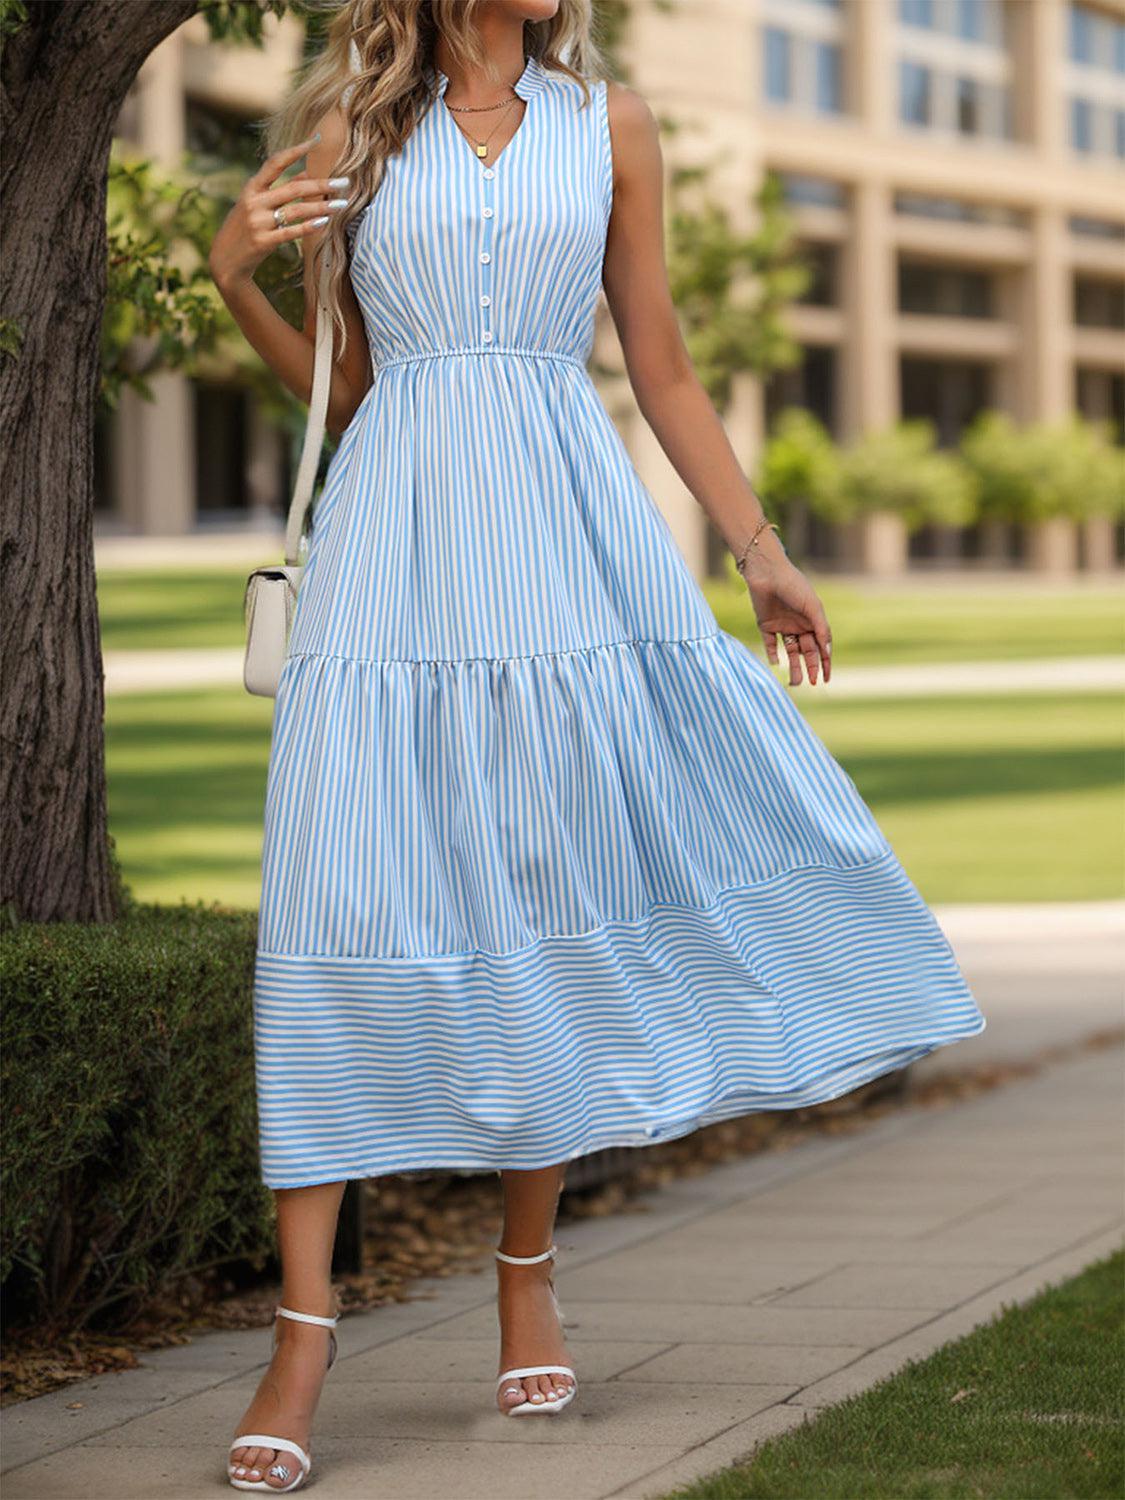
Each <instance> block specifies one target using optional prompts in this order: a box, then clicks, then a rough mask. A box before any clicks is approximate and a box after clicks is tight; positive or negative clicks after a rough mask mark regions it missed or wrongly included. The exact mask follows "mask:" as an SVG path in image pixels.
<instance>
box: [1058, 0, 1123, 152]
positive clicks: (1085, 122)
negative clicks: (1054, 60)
mask: <svg viewBox="0 0 1125 1500" xmlns="http://www.w3.org/2000/svg"><path fill="white" fill-rule="evenodd" d="M1068 19H1069V27H1070V35H1069V42H1068V48H1067V50H1068V54H1069V64H1068V67H1067V70H1066V81H1065V86H1066V91H1067V96H1068V98H1067V108H1068V110H1069V112H1070V144H1071V146H1072V148H1073V149H1074V150H1075V151H1078V152H1081V153H1082V154H1083V155H1087V154H1091V153H1092V154H1093V155H1095V156H1116V157H1117V158H1118V159H1120V160H1125V81H1123V75H1125V21H1121V20H1119V19H1117V17H1115V16H1111V15H1107V14H1105V13H1103V12H1101V11H1097V10H1094V9H1092V8H1091V7H1089V6H1086V5H1071V6H1070V8H1069V11H1068Z"/></svg>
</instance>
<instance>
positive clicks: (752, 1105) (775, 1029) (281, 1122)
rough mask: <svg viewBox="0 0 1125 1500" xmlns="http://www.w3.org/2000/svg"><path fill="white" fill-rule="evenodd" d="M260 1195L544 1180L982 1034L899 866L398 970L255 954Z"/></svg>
mask: <svg viewBox="0 0 1125 1500" xmlns="http://www.w3.org/2000/svg"><path fill="white" fill-rule="evenodd" d="M254 1023H255V1058H256V1069H257V1086H258V1108H259V1128H260V1141H261V1152H262V1158H261V1161H262V1176H263V1179H264V1181H265V1183H266V1184H267V1185H268V1186H270V1187H273V1188H285V1187H299V1186H308V1185H312V1184H314V1183H318V1182H332V1181H342V1180H345V1179H349V1178H364V1177H374V1176H379V1175H381V1174H383V1173H388V1172H405V1171H416V1170H431V1169H439V1170H440V1169H442V1168H456V1169H461V1170H481V1171H491V1170H501V1169H504V1168H516V1169H521V1170H534V1169H536V1168H541V1167H547V1166H552V1165H555V1164H557V1163H561V1162H565V1161H570V1160H573V1159H574V1158H576V1157H579V1156H584V1155H586V1154H588V1153H590V1152H592V1151H597V1150H601V1149H603V1148H606V1147H609V1146H643V1145H651V1144H653V1143H655V1142H658V1141H665V1140H672V1139H676V1138H677V1137H680V1136H683V1135H686V1134H688V1133H689V1132H691V1131H693V1130H696V1129H698V1128H700V1127H701V1126H703V1125H707V1124H712V1123H716V1122H717V1121H719V1120H723V1119H729V1118H732V1117H734V1116H736V1115H740V1114H747V1113H751V1112H755V1111H760V1110H770V1109H794V1108H799V1107H802V1106H805V1105H810V1104H816V1103H820V1102H822V1101H824V1100H828V1099H833V1098H837V1097H839V1096H840V1095H842V1094H845V1093H848V1092H850V1091H851V1090H852V1089H855V1088H857V1087H859V1086H860V1085H861V1084H863V1083H866V1082H868V1081H870V1080H871V1079H873V1078H876V1077H878V1076H880V1075H881V1074H884V1073H887V1072H890V1071H893V1070H894V1069H896V1068H900V1067H903V1066H905V1065H906V1064H907V1063H910V1062H913V1061H915V1060H916V1059H918V1058H920V1057H923V1056H925V1055H926V1054H927V1053H928V1052H931V1051H933V1050H935V1049H936V1048H937V1047H940V1046H943V1045H946V1044H948V1043H951V1042H955V1041H957V1040H959V1039H961V1038H963V1037H967V1036H973V1035H976V1034H977V1033H978V1032H980V1031H983V1030H984V1027H985V1018H984V1017H983V1015H982V1014H981V1013H980V1011H979V1010H978V1008H977V1005H976V1003H975V1001H974V999H973V996H972V994H971V993H970V991H969V989H968V986H967V984H966V982H965V979H964V976H963V975H962V974H961V972H960V970H959V968H958V966H957V963H956V960H955V958H954V955H953V952H952V950H951V948H950V946H949V943H948V941H947V940H946V938H945V936H944V934H943V933H942V931H941V928H940V926H939V925H938V923H937V920H936V918H935V917H934V916H933V914H932V913H931V912H930V910H929V908H928V907H927V906H926V905H925V903H924V902H923V900H922V898H921V896H920V894H919V893H918V891H917V890H916V888H915V887H914V885H913V883H912V882H911V881H910V879H909V877H908V876H907V875H906V873H905V872H904V870H903V869H902V867H901V865H900V864H899V863H898V861H897V859H896V858H895V856H894V854H893V853H892V852H891V851H889V850H888V851H887V852H886V853H884V854H882V855H880V856H879V857H877V858H875V859H873V860H871V861H869V862H868V863H866V864H863V865H856V866H851V867H840V868H833V867H832V866H829V865H809V866H806V867H804V868H797V869H793V870H789V871H786V872H785V873H783V874H780V875H776V876H774V877H772V878H769V879H766V880H763V881H761V882H758V883H755V884H752V885H743V886H738V887H732V888H730V889H727V890H724V891H722V892H720V893H719V894H718V896H717V897H716V898H715V899H714V900H713V901H711V902H710V903H708V904H707V905H706V906H704V907H692V906H681V905H675V904H664V905H659V906H654V907H653V908H652V909H651V910H650V911H649V912H648V913H646V915H645V916H644V917H643V918H642V919H639V920H632V921H611V922H606V923H604V924H602V925H601V926H599V927H598V928H597V929H596V930H593V931H589V932H585V933H568V934H562V935H560V936H558V937H553V936H545V937H542V938H540V939H539V940H538V941H537V942H535V943H534V944H533V945H531V946H530V947H527V948H524V949H521V950H520V951H519V952H515V953H484V952H476V953H458V954H435V955H433V956H432V957H419V958H415V959H413V960H411V961H409V962H403V961H401V960H394V961H390V962H388V961H386V960H383V959H379V958H364V957H360V956H331V955H323V956H317V955H307V954H305V955H294V954H284V953H270V952H266V951H263V952H259V954H258V958H257V967H256V980H255V998H254Z"/></svg>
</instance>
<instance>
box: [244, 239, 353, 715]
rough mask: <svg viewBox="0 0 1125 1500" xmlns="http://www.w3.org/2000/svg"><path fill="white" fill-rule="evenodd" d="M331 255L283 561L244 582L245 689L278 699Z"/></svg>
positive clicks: (313, 440)
mask: <svg viewBox="0 0 1125 1500" xmlns="http://www.w3.org/2000/svg"><path fill="white" fill-rule="evenodd" d="M328 277H329V257H328V249H327V246H326V247H325V249H324V251H323V254H322V257H321V266H320V280H319V286H318V290H317V301H316V353H315V358H314V361H313V383H312V392H311V396H310V399H309V416H308V425H307V426H306V428H305V442H304V446H303V447H302V449H301V461H300V463H299V464H298V466H297V479H296V483H295V484H294V486H293V499H292V501H291V502H290V505H289V519H288V521H287V522H286V526H285V561H284V562H283V563H275V564H272V565H271V564H267V565H266V566H265V567H261V568H255V569H254V571H253V572H252V573H251V574H250V577H249V578H248V579H247V582H246V593H245V595H244V596H243V609H244V612H245V616H246V658H245V661H244V663H243V669H242V680H243V682H244V683H245V685H246V690H247V691H248V692H251V693H257V694H259V695H260V696H261V697H263V698H274V697H276V696H277V684H278V680H279V678H280V676H281V664H282V662H283V661H284V660H285V653H286V651H287V649H288V645H289V631H290V628H291V627H292V624H293V611H294V609H295V608H296V605H297V590H298V588H299V587H300V583H301V573H302V571H303V564H302V563H300V562H298V560H297V559H298V556H299V554H300V547H301V536H302V532H303V529H304V524H305V513H306V512H307V510H308V508H309V501H310V500H311V499H312V491H313V483H314V481H315V479H316V470H317V465H318V463H319V461H320V449H321V445H322V444H323V442H324V420H325V417H326V415H327V413H328V388H329V385H330V383H331V370H332V319H331V318H330V317H329V315H328V305H327V304H328Z"/></svg>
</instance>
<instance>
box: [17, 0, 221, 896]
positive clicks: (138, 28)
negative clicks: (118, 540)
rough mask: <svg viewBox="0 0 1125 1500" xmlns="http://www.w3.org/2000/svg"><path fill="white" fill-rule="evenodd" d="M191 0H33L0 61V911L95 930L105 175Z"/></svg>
mask: <svg viewBox="0 0 1125 1500" xmlns="http://www.w3.org/2000/svg"><path fill="white" fill-rule="evenodd" d="M196 8H197V0H146V3H145V4H143V5H140V4H133V5H122V4H121V3H120V0H30V3H29V4H28V7H27V9H28V19H27V21H26V23H25V24H24V25H22V26H20V27H19V28H18V29H17V31H16V32H15V34H14V35H13V36H12V37H11V38H10V39H9V40H8V41H7V42H6V43H5V45H4V50H3V56H2V60H0V120H2V127H3V131H4V153H3V161H2V165H0V195H2V200H3V204H4V212H3V215H0V255H2V258H3V264H4V268H5V273H6V274H5V278H4V287H3V307H2V309H0V312H2V316H3V318H4V319H7V320H11V321H12V322H13V323H14V324H15V325H16V336H17V338H19V339H20V340H21V342H20V344H19V348H18V350H17V352H16V353H15V355H0V414H2V419H3V423H4V443H3V452H2V454H0V495H2V496H3V512H2V515H0V558H2V563H3V584H2V586H3V598H4V619H3V637H2V655H0V664H2V668H3V676H4V692H3V695H2V702H0V735H2V741H3V760H2V764H0V809H2V812H0V836H2V838H3V847H4V858H3V861H2V866H0V902H2V903H10V904H11V907H12V909H13V910H14V911H15V913H16V914H17V915H18V916H21V917H24V918H27V919H29V920H34V921H61V920H77V921H106V920H109V919H111V918H112V917H113V916H114V915H115V914H116V891H115V883H114V880H113V871H112V866H111V863H110V858H109V843H108V836H107V828H106V788H105V758H104V747H103V715H104V706H105V700H104V692H103V677H102V656H101V640H100V633H99V629H98V611H97V596H96V592H95V578H94V538H93V520H94V515H93V513H94V483H93V480H94V475H93V445H94V437H93V434H94V416H95V410H96V404H97V395H98V380H99V371H100V356H101V322H102V315H103V309H104V304H105V287H106V174H107V168H108V163H109V149H110V142H111V139H112V134H113V127H114V124H115V122H116V120H117V115H118V112H119V111H120V108H121V105H122V103H123V101H124V98H125V95H126V93H127V92H128V89H129V86H130V85H131V83H132V82H133V79H134V78H135V77H136V74H137V71H138V69H139V68H140V66H141V64H142V63H143V62H144V60H145V58H146V57H147V56H148V55H149V53H150V52H151V51H152V50H153V48H154V47H156V46H157V44H158V43H159V42H161V41H163V39H164V38H165V37H166V36H168V35H169V34H170V33H171V32H173V31H174V30H175V29H176V27H177V26H179V25H181V24H182V22H184V21H185V20H187V18H188V17H189V16H190V15H192V14H193V12H194V11H195V10H196Z"/></svg>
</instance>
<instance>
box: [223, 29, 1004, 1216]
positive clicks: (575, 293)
mask: <svg viewBox="0 0 1125 1500" xmlns="http://www.w3.org/2000/svg"><path fill="white" fill-rule="evenodd" d="M427 76H428V78H429V80H430V81H431V83H432V85H433V88H434V91H435V95H436V97H435V98H434V100H433V102H432V103H431V104H429V105H428V106H427V107H426V109H425V111H424V112H423V113H422V114H421V116H420V119H419V122H418V124H417V126H416V128H415V129H414V131H413V133H412V134H411V135H410V136H409V138H408V139H407V141H406V143H405V145H404V147H403V149H402V150H401V151H400V152H399V153H398V154H396V155H394V156H392V157H391V158H390V159H389V161H388V162H387V166H386V172H385V175H384V178H383V181H382V183H381V185H380V187H379V190H378V191H377V193H376V194H375V196H374V199H373V200H372V203H371V204H370V205H369V207H368V208H367V209H366V211H365V212H364V213H363V214H362V215H361V216H360V217H359V218H358V220H357V223H358V228H357V231H356V233H355V236H354V240H353V243H352V257H351V262H350V275H351V278H352V282H353V285H354V287H355V292H356V296H357V299H358V301H359V305H360V307H361V309H362V311H363V317H364V323H365V326H366V331H367V337H368V340H369V343H370V348H371V357H372V362H373V365H374V378H373V381H372V384H371V386H370V387H369V389H368V391H367V393H366V394H365V396H364V398H363V400H362V401H361V403H360V405H359V407H358V409H357V411H356V412H355V415H354V417H353V418H352V420H351V422H350V423H349V425H348V427H347V429H346V430H345V432H344V433H343V435H342V437H341V440H340V442H339V444H338V446H337V448H336V450H335V452H334V453H333V455H332V459H331V462H330V465H329V468H328V472H327V476H326V479H325V483H324V487H323V490H322V492H321V495H320V497H319V500H318V502H317V505H316V507H315V512H314V521H313V526H312V530H311V534H310V538H309V549H308V553H307V557H306V562H305V571H304V575H303V579H302V583H301V589H300V593H299V597H298V602H297V606H296V613H295V616H294V620H293V625H292V630H291V635H290V640H289V647H288V654H287V655H286V658H285V660H284V663H283V667H282V672H281V677H280V681H279V685H278V691H277V696H276V700H275V707H274V718H273V728H272V735H271V744H270V759H269V768H268V776H267V786H266V801H265V821H264V837H263V846H262V892H261V905H260V916H259V927H258V938H257V951H256V961H255V971H254V989H253V1006H254V1012H253V1013H254V1039H255V1065H256V1086H257V1097H258V1109H259V1129H260V1145H261V1164H262V1175H263V1179H264V1181H265V1182H266V1183H267V1184H268V1185H269V1186H271V1187H279V1188H283V1187H296V1186H301V1185H307V1184H313V1183H319V1182H328V1181H337V1180H341V1179H345V1178H360V1177H368V1176H376V1175H379V1174H382V1173H387V1172H400V1171H402V1172H409V1171H418V1170H423V1171H424V1170H432V1169H440V1168H460V1169H480V1170H498V1169H501V1168H506V1167H511V1168H523V1169H530V1168H537V1167H545V1166H549V1165H552V1164H555V1163H561V1162H563V1161H568V1160H570V1159H572V1158H574V1157H577V1156H581V1155H583V1154H585V1153H588V1152H592V1151H595V1150H598V1149H600V1148H603V1147H609V1146H644V1145H648V1144H651V1143H652V1142H655V1141H665V1140H671V1139H673V1138H675V1137H678V1136H683V1135H685V1134H687V1133H688V1132H690V1131H693V1130H695V1129H696V1128H698V1127H699V1126H702V1125H705V1124H709V1123H711V1122H714V1121H718V1120H722V1119H726V1118H729V1117H731V1116H734V1115H740V1114H744V1113H747V1112H750V1111H756V1110H765V1109H790V1108H795V1107H797V1106H801V1105H809V1104H813V1103H816V1102H819V1101H822V1100H827V1099H832V1098H834V1097H836V1096H838V1095H841V1094H843V1093H845V1092H847V1091H849V1090H852V1089H854V1088H856V1087H857V1086H858V1085H860V1084H863V1083H865V1082H867V1081H869V1080H870V1079H873V1078H875V1077H876V1076H878V1075H880V1074H883V1073H886V1072H888V1071H890V1070H892V1069H896V1068H901V1067H903V1066H904V1065H905V1064H907V1063H910V1062H912V1061H913V1060H915V1059H917V1058H920V1057H923V1056H924V1055H925V1054H926V1053H928V1052H931V1051H933V1050H934V1049H935V1048H937V1047H939V1046H941V1045H943V1044H946V1043H950V1042H954V1041H956V1040H957V1039H959V1038H961V1037H966V1036H970V1035H973V1034H974V1033H976V1032H979V1031H981V1030H982V1029H983V1028H984V1025H985V1021H984V1017H983V1016H982V1015H981V1013H980V1011H979V1010H978V1008H977V1005H976V1003H975V1001H974V999H973V996H972V994H971V993H970V991H969V989H968V986H967V984H966V982H965V979H964V978H963V976H962V974H961V972H960V970H959V968H958V965H957V963H956V961H955V959H954V955H953V953H952V950H951V948H950V946H949V944H948V943H947V941H946V939H945V937H944V935H943V933H942V931H941V928H940V927H939V926H938V923H937V921H936V919H935V918H934V916H933V914H932V913H931V912H930V911H929V909H928V907H927V906H926V905H925V903H924V902H923V900H922V898H921V896H920V895H919V893H918V891H917V890H916V888H915V887H914V885H913V884H912V883H911V881H910V879H909V878H908V876H907V875H906V873H905V872H904V870H903V868H902V867H901V865H900V864H899V862H898V860H897V858H896V856H895V854H894V852H893V850H892V849H891V847H890V845H889V843H888V841H887V839H886V838H885V837H884V835H883V834H882V832H881V831H880V829H879V827H878V826H877V824H876V821H875V818H874V816H873V814H872V813H871V811H870V810H869V809H868V808H867V806H866V805H865V803H864V802H863V800H862V799H861V797H860V794H859V791H858V789H857V787H856V785H855V783H854V782H853V781H852V779H851V778H850V776H849V775H848V774H847V773H846V772H845V771H844V770H843V768H842V767H841V766H840V765H839V764H838V763H837V762H836V761H835V760H834V759H833V758H832V756H831V755H830V754H829V752H828V750H827V749H826V748H825V746H824V745H823V744H822V742H821V741H820V740H819V739H818V738H817V736H816V735H815V734H814V733H813V731H812V730H811V729H810V728H809V726H808V725H807V724H806V722H805V720H804V718H803V717H802V715H801V713H800V711H799V710H798V708H797V707H796V706H795V704H794V702H793V700H792V698H791V696H790V694H791V689H788V688H786V687H785V686H783V685H782V683H781V682H780V681H779V680H778V679H777V677H775V675H774V672H773V670H772V669H771V668H770V667H769V666H768V665H767V664H766V663H765V662H764V661H762V660H759V659H758V657H756V656H755V655H754V654H753V653H752V652H751V651H750V649H749V648H748V647H747V646H745V645H744V644H743V643H742V642H740V641H739V640H737V639H736V638H735V637H733V636H731V635H729V634H727V633H725V632H724V631H723V630H722V629H720V627H719V625H718V624H717V621H716V619H715V616H714V614H713V613H712V611H711V609H710V608H709V606H708V604H707V603H706V601H705V599H704V597H703V595H702V593H701V591H700V589H699V587H698V586H697V584H696V582H695V580H694V578H693V576H692V574H691V572H690V570H689V569H688V567H687V564H686V563H685V561H684V560H683V557H682V555H681V554H680V552H679V550H678V548H677V546H676V543H675V541H674V538H673V536H672V533H671V530H670V527H669V526H668V524H667V522H666V521H665V520H664V518H663V516H662V514H661V512H660V511H659V509H658V508H657V506H656V503H655V501H654V500H653V499H652V497H651V495H650V494H649V493H648V491H647V490H646V489H645V488H644V486H643V484H642V483H641V480H640V478H639V476H638V474H637V473H636V471H635V469H634V468H633V466H632V464H631V461H630V459H629V457H628V454H627V452H626V450H625V448H624V445H623V443H622V441H621V439H620V437H619V435H618V433H617V430H616V428H615V427H614V425H613V422H612V420H611V419H610V417H609V415H608V413H607V411H606V409H605V407H604V405H603V403H602V401H601V399H600V397H599V395H598V393H597V390H596V387H595V386H594V384H593V381H592V379H591V377H590V375H589V373H588V371H587V369H586V361H587V358H588V356H589V354H590V352H591V347H592V342H593V325H594V314H595V307H596V303H597V299H598V296H599V292H600V289H601V268H602V260H603V253H604V248H605V237H606V229H607V224H608V219H609V214H610V208H611V203H612V194H613V176H612V158H611V146H610V134H609V125H608V119H607V113H606V88H605V84H604V82H603V81H600V80H597V81H595V80H590V86H591V90H592V98H591V99H590V100H589V102H585V101H584V95H583V93H582V90H581V89H580V87H579V85H578V84H577V83H576V82H575V81H574V80H572V79H570V78H569V77H567V76H565V75H562V74H559V73H557V72H554V71H551V70H549V69H547V68H546V67H545V66H544V65H542V64H540V63H539V62H538V61H537V60H536V59H534V58H532V59H530V60H529V61H528V62H527V64H526V67H525V69H524V72H523V74H522V75H521V77H520V79H519V81H518V82H517V84H516V85H515V87H516V90H517V92H518V93H519V95H520V96H521V97H522V98H523V99H524V100H525V101H526V111H525V114H524V118H523V120H522V121H521V123H520V125H519V127H518V129H517V131H516V134H515V135H514V137H513V138H512V140H511V142H510V143H509V144H508V145H506V146H505V147H504V148H503V149H502V151H501V152H500V154H499V156H498V157H497V158H496V159H495V161H494V162H493V163H492V164H491V165H487V166H486V165H485V164H484V163H483V162H482V161H481V160H480V159H479V157H478V156H477V155H476V153H475V151H474V149H473V147H472V146H471V145H470V144H469V142H468V141H467V140H466V138H465V137H464V136H463V135H462V134H461V133H460V130H459V129H458V126H457V124H456V123H455V120H454V117H453V116H452V114H450V112H449V111H448V110H447V109H446V108H445V106H444V104H443V103H442V101H441V97H440V96H441V94H442V93H443V92H444V90H445V87H446V85H447V83H448V79H447V78H446V77H445V75H444V74H443V73H441V72H440V71H436V70H434V69H432V68H431V69H430V70H429V71H428V74H427Z"/></svg>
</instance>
